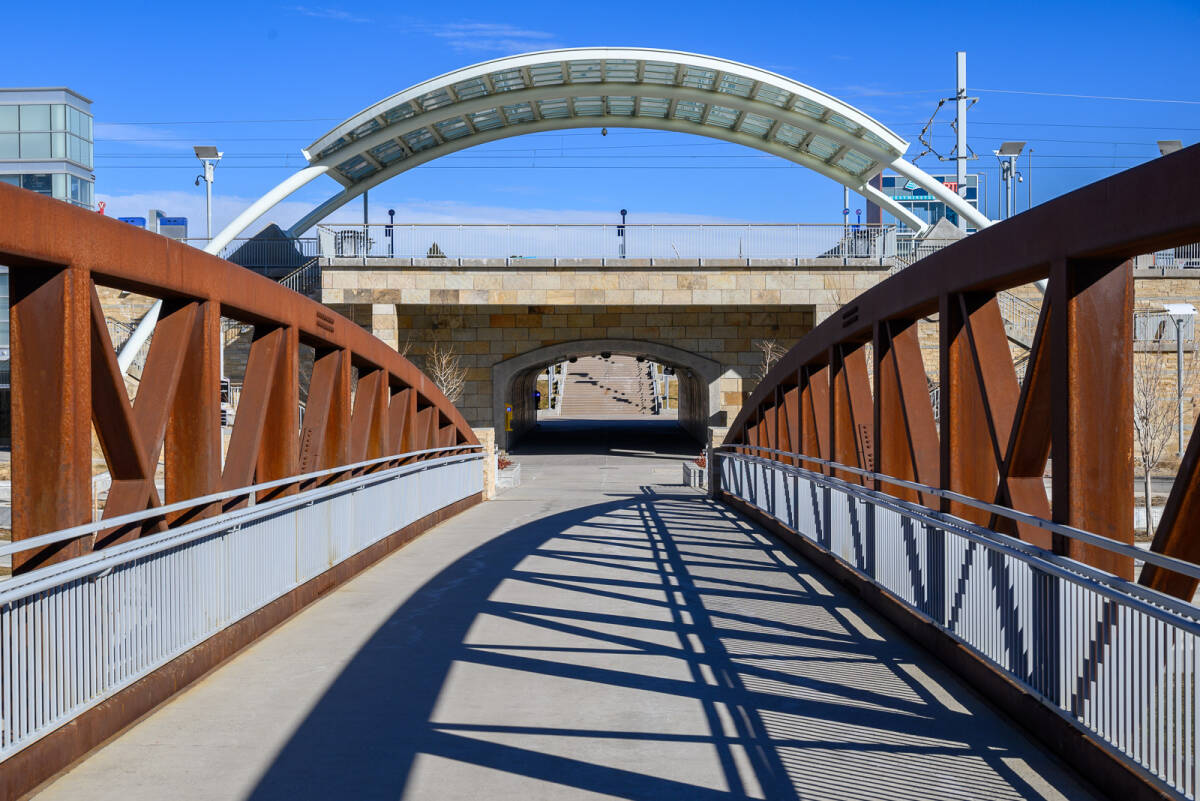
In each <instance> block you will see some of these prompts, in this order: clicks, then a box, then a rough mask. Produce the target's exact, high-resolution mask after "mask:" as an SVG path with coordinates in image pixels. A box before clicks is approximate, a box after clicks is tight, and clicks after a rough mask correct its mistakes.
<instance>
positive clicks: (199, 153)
mask: <svg viewBox="0 0 1200 801" xmlns="http://www.w3.org/2000/svg"><path fill="white" fill-rule="evenodd" d="M192 149H193V150H195V151H196V158H198V159H200V163H201V164H203V165H204V174H203V175H198V176H196V186H199V185H200V182H201V181H204V183H205V195H206V198H207V200H206V202H205V210H206V212H207V217H208V227H207V228H205V230H204V234H205V236H206V237H207V238H208V241H209V242H211V241H212V185H213V172H214V171H215V170H216V168H217V162H218V161H220V160H221V156H223V155H224V154H223V153H221V152H220V151H218V150H217V149H216V148H215V147H213V146H212V145H196V146H195V147H193V148H192Z"/></svg>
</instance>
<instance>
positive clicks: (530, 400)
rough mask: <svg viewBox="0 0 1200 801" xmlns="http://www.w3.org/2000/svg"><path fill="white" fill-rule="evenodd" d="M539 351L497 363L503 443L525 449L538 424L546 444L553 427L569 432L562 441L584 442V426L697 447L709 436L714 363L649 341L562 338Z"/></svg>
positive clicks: (500, 440)
mask: <svg viewBox="0 0 1200 801" xmlns="http://www.w3.org/2000/svg"><path fill="white" fill-rule="evenodd" d="M540 351H541V352H533V353H529V354H524V356H522V357H517V358H516V359H512V360H509V361H508V362H501V363H500V364H498V365H497V366H496V369H495V372H494V374H493V387H494V389H495V390H496V391H497V393H498V398H497V401H498V406H499V408H498V414H497V420H498V421H499V422H500V423H501V425H498V426H497V428H498V429H500V430H498V431H497V434H498V436H497V439H498V443H499V444H500V447H501V448H502V449H505V450H511V451H520V450H521V447H522V446H521V443H522V441H526V445H527V447H528V446H529V445H530V443H531V442H532V441H531V440H528V439H527V438H528V436H529V435H530V434H531V433H532V432H534V431H537V432H539V434H541V435H542V436H539V437H538V438H537V441H538V443H543V444H544V443H545V442H546V441H547V440H546V436H545V435H547V434H551V433H553V432H562V433H564V434H567V432H570V435H569V436H564V437H562V438H561V439H562V441H563V442H564V443H566V442H577V443H585V442H590V440H588V436H586V435H583V434H581V432H593V433H595V432H603V431H610V432H611V431H615V430H617V429H619V430H620V431H622V432H624V434H623V435H626V434H630V433H633V434H634V435H635V436H636V435H637V433H638V432H641V433H643V434H644V435H645V436H648V437H667V438H674V439H679V438H680V436H681V434H682V435H683V441H689V440H690V441H691V444H693V445H694V446H696V447H698V446H699V445H700V443H702V442H704V441H705V439H706V436H707V428H708V426H709V425H710V424H711V420H710V415H711V409H713V408H714V404H713V401H714V393H715V391H716V388H717V386H718V384H719V379H720V366H719V365H717V364H716V363H715V362H711V363H708V362H709V360H707V359H704V358H703V357H700V356H697V355H695V354H691V353H688V352H686V351H678V349H675V348H669V347H666V346H662V345H657V344H656V343H649V342H646V343H639V342H619V341H603V340H602V341H593V342H587V343H564V344H562V345H558V346H550V347H547V348H542V349H540ZM673 351H677V352H673ZM510 362H520V363H518V364H510ZM506 368H509V369H506ZM539 407H540V408H539ZM501 434H503V436H500V435H501Z"/></svg>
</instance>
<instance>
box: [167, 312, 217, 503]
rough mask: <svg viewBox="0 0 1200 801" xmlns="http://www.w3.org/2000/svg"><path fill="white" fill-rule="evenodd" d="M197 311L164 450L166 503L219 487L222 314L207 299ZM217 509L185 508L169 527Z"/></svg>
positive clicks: (169, 418) (207, 492)
mask: <svg viewBox="0 0 1200 801" xmlns="http://www.w3.org/2000/svg"><path fill="white" fill-rule="evenodd" d="M196 307H197V308H196V318H195V324H194V325H193V326H192V331H191V334H190V336H189V338H188V341H187V342H186V343H185V346H184V362H183V370H182V371H181V372H180V375H179V383H178V387H177V388H176V390H175V399H174V401H173V403H172V404H171V413H170V415H169V417H168V419H167V435H166V442H165V443H164V446H163V457H164V458H163V461H164V465H163V467H164V478H165V480H166V482H165V483H166V498H165V502H166V503H168V504H171V503H175V502H177V501H185V500H187V499H188V498H199V497H201V496H204V495H209V494H212V493H214V492H217V490H218V489H220V484H221V386H220V382H221V354H220V347H221V341H220V337H221V310H220V309H219V308H217V304H215V303H209V302H207V301H204V302H200V303H197V304H196ZM216 511H217V506H216V504H210V505H208V506H204V507H198V508H194V509H191V510H182V511H180V512H175V513H173V514H171V515H168V517H167V523H168V524H169V525H181V524H183V523H187V522H190V521H192V520H197V519H200V518H202V517H208V516H209V515H211V514H214V513H215V512H216Z"/></svg>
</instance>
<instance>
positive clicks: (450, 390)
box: [425, 342, 467, 403]
mask: <svg viewBox="0 0 1200 801" xmlns="http://www.w3.org/2000/svg"><path fill="white" fill-rule="evenodd" d="M425 372H426V373H428V374H429V377H430V378H432V379H433V383H435V384H437V388H438V389H440V390H441V391H442V394H443V395H445V396H446V400H448V401H450V402H451V403H458V401H459V399H460V398H462V395H463V390H464V389H465V388H466V383H467V368H465V367H463V366H462V359H461V358H460V357H459V355H458V354H457V353H455V352H454V346H453V345H443V344H441V343H438V342H434V343H433V345H432V346H430V348H429V353H427V354H425Z"/></svg>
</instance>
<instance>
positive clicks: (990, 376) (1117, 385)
mask: <svg viewBox="0 0 1200 801" xmlns="http://www.w3.org/2000/svg"><path fill="white" fill-rule="evenodd" d="M1198 180H1200V145H1197V146H1193V147H1190V148H1187V149H1185V150H1182V151H1179V152H1178V153H1175V154H1172V155H1171V156H1166V157H1163V158H1160V159H1155V160H1154V161H1152V162H1149V163H1147V164H1144V165H1142V166H1140V167H1135V168H1134V169H1131V170H1127V171H1126V172H1123V173H1120V174H1118V175H1115V176H1113V177H1111V178H1107V179H1105V180H1103V181H1099V182H1097V183H1095V184H1092V185H1090V186H1086V187H1083V188H1081V189H1078V190H1076V191H1074V192H1072V193H1070V194H1068V195H1064V196H1062V197H1059V198H1056V199H1054V200H1052V201H1050V202H1048V203H1044V204H1042V205H1040V206H1037V207H1035V208H1033V209H1031V210H1030V211H1028V212H1026V213H1024V214H1021V215H1018V216H1016V217H1014V218H1012V219H1010V220H1006V221H1005V222H1003V223H1000V224H997V225H994V226H991V227H989V228H987V229H985V230H983V231H980V232H979V233H977V234H974V235H972V236H970V237H967V238H966V239H964V240H962V241H960V242H957V243H955V244H954V245H952V246H950V247H947V248H944V249H942V250H940V251H938V252H936V253H934V254H931V255H930V256H927V257H926V258H924V259H922V260H921V261H919V262H917V263H916V264H914V265H912V266H911V267H908V268H906V269H904V270H903V271H901V272H899V273H897V274H896V275H894V276H892V277H891V278H889V279H887V280H886V281H883V282H881V283H879V284H877V285H876V286H874V287H872V288H871V289H869V290H867V291H866V292H864V293H863V294H861V295H859V296H858V297H857V298H855V300H854V302H853V304H851V305H850V306H847V307H846V308H844V309H843V310H842V311H841V313H839V314H834V315H832V316H830V317H829V318H828V319H826V320H825V321H824V322H822V323H821V324H820V325H818V326H817V327H816V328H815V329H813V330H812V331H811V332H810V333H809V334H808V335H807V336H806V337H804V338H803V339H801V340H800V342H798V343H797V344H796V346H795V347H794V348H792V350H790V351H789V352H788V353H787V354H785V355H784V356H783V358H781V359H780V360H779V362H778V363H777V364H776V365H775V367H774V368H773V369H772V370H771V372H770V373H769V374H768V375H767V376H766V378H765V379H764V380H763V381H761V382H760V383H759V385H758V387H756V388H755V390H754V392H753V393H751V395H750V397H749V399H748V400H747V401H746V403H745V404H744V405H743V407H742V410H741V411H740V412H739V413H738V415H737V416H736V418H735V419H734V421H733V423H732V424H731V425H730V429H729V434H728V436H727V438H726V442H727V443H730V444H734V443H745V442H748V441H750V437H749V436H748V431H749V429H750V428H751V427H753V426H754V425H755V424H756V423H757V421H758V419H759V409H760V408H761V407H764V406H766V405H768V404H772V403H773V402H774V400H773V399H774V395H775V392H776V391H777V389H778V388H779V387H781V386H783V385H784V384H785V383H786V382H787V381H789V380H790V378H789V377H790V376H793V375H799V377H800V380H801V390H800V392H801V400H800V421H801V425H800V430H801V431H800V439H799V442H800V451H801V453H803V454H805V455H808V456H815V457H817V458H822V459H829V458H831V457H830V453H829V451H830V448H831V443H830V442H828V441H826V440H827V439H828V437H829V436H830V435H831V434H832V432H833V430H834V429H835V428H836V429H837V430H838V431H840V432H842V434H841V436H842V439H843V442H842V443H841V445H842V446H844V444H845V443H844V436H845V431H844V429H845V420H844V419H841V418H839V419H836V420H834V419H823V420H822V419H818V417H819V416H820V415H828V414H829V413H830V412H831V411H832V412H833V413H834V414H835V415H836V414H839V412H838V411H837V410H838V409H841V410H842V411H841V412H840V414H841V415H842V418H844V417H845V416H846V411H845V410H846V408H847V406H846V402H845V401H841V402H840V405H839V402H838V399H836V398H831V397H827V396H823V397H821V398H817V397H816V394H817V392H816V391H815V389H816V387H818V386H823V387H824V388H825V391H826V392H827V391H828V390H829V388H830V386H831V384H830V383H829V380H828V378H826V380H825V381H824V382H823V383H822V384H817V383H816V382H814V380H813V376H814V375H816V374H818V373H819V372H820V371H825V373H826V376H828V371H829V369H830V364H829V363H830V359H831V358H832V357H836V354H838V353H841V352H844V351H846V350H852V349H854V348H857V347H859V346H860V345H861V344H862V343H864V342H867V341H869V340H870V339H872V337H877V328H878V326H880V325H882V324H884V323H889V324H890V323H891V322H892V321H899V322H901V323H903V321H909V320H914V319H918V318H920V317H924V316H927V315H930V314H934V313H939V314H940V327H941V332H940V333H941V342H940V360H941V364H940V376H939V378H940V380H941V404H942V405H941V409H940V426H941V431H940V439H939V450H940V454H939V456H940V458H939V459H938V470H939V472H940V481H939V482H938V483H939V484H940V485H941V486H943V487H946V488H949V489H953V490H956V491H958V492H962V493H964V494H967V495H971V496H974V497H976V498H978V499H980V500H984V501H988V502H993V501H996V500H998V499H999V500H1000V501H1001V502H1002V503H1007V504H1009V505H1011V506H1012V507H1014V508H1017V509H1019V510H1021V511H1025V512H1029V513H1031V514H1035V515H1038V516H1045V515H1051V516H1052V519H1053V520H1055V521H1060V522H1067V523H1069V524H1071V525H1073V526H1078V527H1080V528H1083V529H1086V530H1090V531H1093V532H1095V533H1098V534H1102V535H1104V536H1108V537H1111V538H1113V539H1115V540H1118V541H1120V542H1125V543H1128V542H1131V541H1132V533H1133V532H1132V528H1133V527H1132V503H1133V501H1132V494H1131V492H1130V487H1132V484H1133V461H1132V460H1133V455H1132V434H1131V429H1132V417H1131V415H1132V390H1131V384H1132V375H1131V371H1132V330H1131V329H1132V322H1131V321H1132V314H1131V312H1132V308H1131V305H1130V304H1131V300H1132V291H1131V284H1130V281H1131V276H1130V270H1129V268H1128V266H1121V265H1123V264H1124V263H1125V262H1127V260H1129V259H1131V258H1133V257H1134V256H1137V255H1140V254H1143V253H1149V252H1153V251H1156V250H1159V249H1162V248H1170V247H1176V246H1180V245H1187V244H1189V243H1193V242H1196V241H1200V203H1198V202H1197V201H1196V200H1195V197H1194V193H1193V191H1192V187H1194V185H1195V183H1196V182H1197V181H1198ZM1052 264H1053V265H1054V266H1053V269H1052ZM1047 278H1049V279H1050V280H1049V287H1050V292H1049V294H1048V296H1047V300H1046V304H1045V307H1046V309H1047V311H1046V312H1045V314H1044V318H1045V319H1044V320H1043V321H1042V322H1041V323H1040V326H1041V328H1042V331H1041V333H1040V334H1039V335H1038V343H1037V346H1036V348H1035V351H1034V353H1033V354H1032V356H1031V362H1030V366H1029V370H1028V373H1027V378H1026V382H1025V385H1024V386H1021V387H1018V386H1017V384H1016V382H1015V377H1014V373H1013V366H1012V360H1011V355H1010V354H1009V353H1008V346H1007V343H1006V342H1005V341H1004V337H1003V324H1002V321H1001V320H1000V317H999V314H998V311H996V310H995V304H994V301H992V300H991V298H992V296H994V294H995V293H996V292H997V291H1000V290H1003V289H1008V288H1011V287H1015V286H1020V285H1022V284H1026V283H1029V282H1031V281H1035V280H1040V279H1047ZM1049 309H1053V314H1050V313H1049V311H1048V310H1049ZM884 338H885V339H886V337H884ZM831 354H832V355H833V356H831ZM880 358H884V357H883V356H882V355H881V356H880ZM913 373H914V375H915V374H916V371H915V370H914V371H913ZM877 379H878V381H879V392H880V393H882V394H881V395H880V397H879V398H878V406H879V409H878V411H877V412H876V414H878V415H879V417H878V419H879V430H877V431H875V432H873V433H874V436H875V438H876V439H877V440H879V441H880V442H881V443H882V444H880V445H879V446H878V447H880V448H881V456H882V454H884V453H886V456H882V458H884V459H885V460H886V461H887V462H888V463H889V464H896V463H897V462H895V461H893V460H894V459H897V458H899V457H902V456H903V452H902V448H901V446H900V443H901V442H902V441H903V437H905V436H907V435H908V434H907V432H903V431H902V432H890V431H886V430H884V429H885V428H892V427H895V426H898V425H901V423H902V422H905V423H907V424H908V425H911V424H912V422H913V421H912V418H911V416H910V418H909V419H908V420H907V421H904V420H903V414H902V412H903V407H901V406H897V405H896V404H897V400H896V398H897V397H898V396H899V394H900V393H897V392H896V391H895V390H896V387H894V386H892V385H891V384H890V383H889V382H890V381H893V380H898V379H897V378H896V376H895V375H893V376H891V377H889V375H888V371H887V370H886V369H882V370H881V371H880V372H878V373H877ZM847 386H848V385H847ZM833 388H834V391H835V393H836V392H837V391H838V387H837V382H836V381H835V382H834V383H833ZM902 394H903V396H904V398H905V401H904V402H905V404H907V403H908V398H907V395H908V393H907V391H905V392H903V393H902ZM1193 439H1194V438H1193ZM1048 448H1049V449H1051V450H1050V451H1048ZM833 450H834V452H835V453H836V454H838V456H835V457H833V458H835V459H837V460H838V461H841V460H842V459H845V460H846V463H848V464H854V463H855V460H854V459H853V458H851V455H850V454H849V452H847V451H845V450H844V448H843V447H839V446H838V445H837V444H834V445H833ZM1189 452H1190V453H1193V454H1194V455H1193V457H1192V459H1191V461H1188V460H1187V459H1185V460H1184V465H1183V468H1182V470H1181V475H1180V479H1179V480H1178V481H1177V482H1176V486H1175V487H1174V488H1173V490H1172V500H1171V501H1170V502H1169V504H1168V510H1167V511H1166V513H1165V515H1164V519H1165V520H1166V522H1165V524H1163V525H1162V526H1161V527H1160V536H1159V537H1158V538H1156V542H1155V544H1154V546H1153V547H1154V548H1155V550H1160V551H1162V552H1164V553H1167V554H1168V555H1183V554H1188V555H1189V557H1188V558H1200V544H1196V542H1193V540H1196V541H1200V534H1194V533H1192V532H1194V531H1196V530H1197V528H1200V527H1198V526H1196V525H1193V523H1198V522H1200V445H1197V446H1195V447H1194V448H1193V447H1192V446H1189ZM1051 453H1052V455H1053V457H1054V459H1053V467H1054V471H1053V472H1054V485H1055V486H1054V490H1053V493H1052V495H1053V503H1050V501H1049V500H1048V499H1046V498H1045V497H1044V494H1045V493H1044V490H1043V488H1042V479H1041V473H1042V472H1043V471H1044V468H1045V465H1046V462H1047V456H1048V455H1051ZM909 459H910V462H911V459H912V455H911V454H910V455H909ZM898 464H899V466H898V467H897V468H896V469H898V470H908V469H910V466H906V465H904V463H903V460H901V461H900V462H899V463H898ZM810 467H811V465H810ZM887 491H889V492H895V491H896V490H895V488H894V487H893V488H891V489H888V490H887ZM950 510H951V511H953V512H954V513H956V514H959V515H962V516H963V517H966V518H967V519H969V520H973V521H976V522H980V523H983V524H985V525H986V524H987V523H988V522H996V521H989V520H988V519H987V518H988V517H990V516H987V515H984V514H983V513H980V512H976V511H974V510H972V509H970V508H967V507H963V506H961V505H959V504H954V505H951V506H950ZM1000 525H1008V524H1000ZM1016 531H1017V532H1018V533H1020V534H1021V535H1022V536H1024V537H1026V538H1028V539H1029V540H1030V541H1031V542H1035V543H1038V544H1043V545H1044V544H1047V540H1046V537H1045V535H1044V534H1041V533H1039V532H1038V531H1034V530H1026V529H1025V528H1021V527H1018V528H1017V529H1016ZM1059 546H1060V547H1059V549H1058V550H1060V551H1064V552H1068V553H1069V554H1070V555H1071V556H1073V557H1074V558H1079V559H1083V560H1086V561H1088V562H1090V563H1092V564H1094V565H1096V566H1098V567H1101V568H1103V569H1106V570H1111V571H1114V572H1116V573H1118V574H1120V575H1122V576H1126V577H1128V576H1131V575H1132V572H1131V571H1132V563H1131V561H1130V560H1129V559H1128V558H1126V557H1121V558H1116V557H1113V556H1110V555H1109V554H1108V552H1106V551H1104V550H1103V549H1096V548H1083V547H1081V546H1078V545H1077V544H1075V542H1074V541H1073V542H1072V543H1071V544H1070V545H1067V544H1066V543H1059ZM1145 575H1146V576H1147V578H1146V580H1147V581H1148V582H1151V584H1152V586H1163V587H1167V586H1170V587H1171V588H1172V589H1171V590H1170V591H1172V592H1177V593H1180V594H1182V595H1184V596H1185V597H1186V595H1187V594H1190V592H1191V591H1192V590H1193V589H1194V587H1195V585H1194V583H1193V582H1190V581H1186V582H1180V581H1177V580H1176V579H1177V578H1178V577H1176V579H1169V578H1168V577H1167V576H1166V575H1165V574H1162V573H1161V572H1160V571H1154V570H1149V571H1147V572H1146V574H1145Z"/></svg>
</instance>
